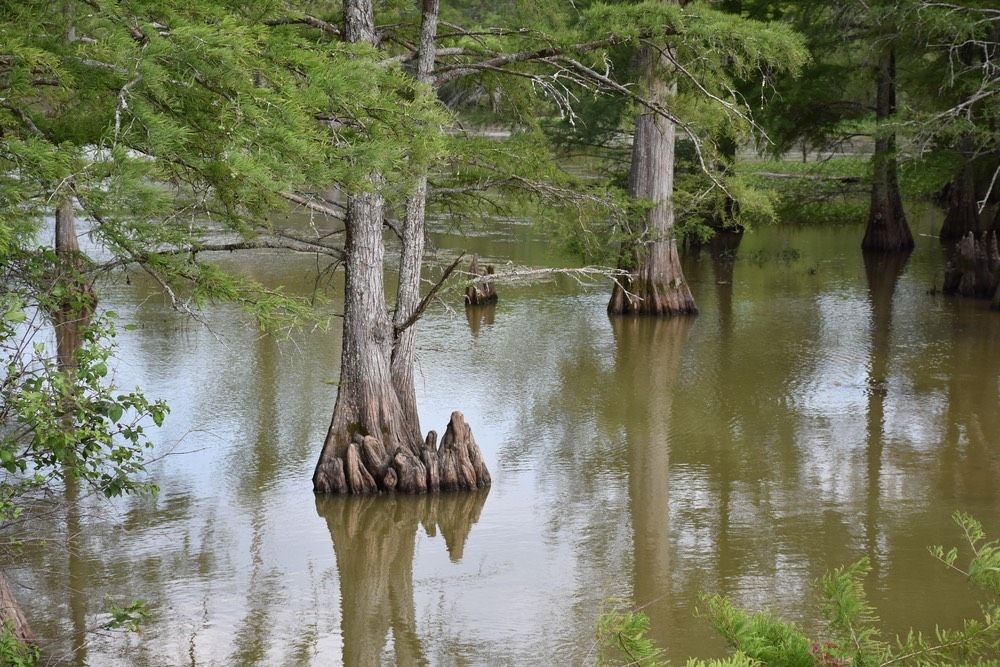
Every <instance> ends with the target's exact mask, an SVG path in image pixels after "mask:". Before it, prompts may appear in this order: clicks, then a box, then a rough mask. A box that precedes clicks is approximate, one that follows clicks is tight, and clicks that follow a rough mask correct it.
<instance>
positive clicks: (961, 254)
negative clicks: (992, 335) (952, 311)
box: [943, 232, 1000, 308]
mask: <svg viewBox="0 0 1000 667" xmlns="http://www.w3.org/2000/svg"><path fill="white" fill-rule="evenodd" d="M998 284H1000V252H998V249H997V235H996V232H990V233H989V234H986V235H984V236H982V237H980V238H978V239H977V238H976V237H975V236H974V235H973V234H972V232H969V233H968V234H966V235H965V236H963V237H962V240H961V241H959V242H958V243H956V244H955V249H954V251H953V252H952V256H951V259H950V260H949V261H948V266H947V267H946V268H945V274H944V286H943V291H944V292H945V294H958V295H960V296H968V297H976V298H987V299H993V306H994V308H997V307H998V306H1000V303H998V292H997V286H998Z"/></svg>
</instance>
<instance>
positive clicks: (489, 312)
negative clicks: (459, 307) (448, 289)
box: [465, 303, 497, 337]
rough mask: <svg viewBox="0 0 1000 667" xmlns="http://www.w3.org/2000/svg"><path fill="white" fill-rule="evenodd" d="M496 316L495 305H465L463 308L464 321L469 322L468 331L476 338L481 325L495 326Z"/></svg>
mask: <svg viewBox="0 0 1000 667" xmlns="http://www.w3.org/2000/svg"><path fill="white" fill-rule="evenodd" d="M496 315H497V305H496V303H487V304H483V305H481V306H472V305H468V304H466V306H465V319H466V320H468V322H469V329H470V330H471V331H472V335H473V336H476V337H478V336H479V332H480V330H481V329H482V328H483V325H486V326H493V325H494V324H496Z"/></svg>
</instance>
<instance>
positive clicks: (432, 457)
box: [313, 0, 490, 494]
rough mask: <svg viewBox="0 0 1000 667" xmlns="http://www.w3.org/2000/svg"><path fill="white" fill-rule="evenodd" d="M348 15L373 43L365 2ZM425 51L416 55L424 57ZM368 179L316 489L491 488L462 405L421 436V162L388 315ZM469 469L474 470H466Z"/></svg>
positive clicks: (352, 27)
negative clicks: (417, 342)
mask: <svg viewBox="0 0 1000 667" xmlns="http://www.w3.org/2000/svg"><path fill="white" fill-rule="evenodd" d="M427 5H430V6H431V9H432V10H433V12H432V13H433V17H432V20H431V21H427V20H425V25H424V30H426V31H429V32H430V34H431V41H433V32H434V31H435V30H436V25H437V13H436V12H437V2H436V1H428V2H425V9H427ZM344 16H345V29H344V34H345V37H346V38H347V40H348V41H352V42H358V41H367V42H369V43H371V44H375V42H376V40H377V38H378V35H377V32H376V30H375V23H374V13H373V11H372V4H371V0H345V3H344ZM425 55H426V54H424V53H422V54H421V61H424V60H425ZM433 56H434V54H433V51H431V52H430V55H429V56H428V57H429V61H428V62H422V63H421V64H420V65H418V67H422V68H425V74H424V76H425V77H429V75H430V74H429V73H430V67H431V66H432V63H433ZM428 63H430V64H428ZM370 183H371V186H372V191H371V192H364V193H361V194H353V195H351V196H349V197H348V202H347V218H346V223H345V224H346V233H347V238H346V247H345V254H346V261H345V266H344V271H345V274H346V284H345V296H344V328H343V332H344V333H343V350H342V352H341V369H340V385H339V388H338V391H337V402H336V404H335V405H334V409H333V418H332V419H331V421H330V428H329V429H328V431H327V436H326V440H325V442H324V444H323V450H322V452H321V453H320V458H319V461H318V462H317V464H316V469H315V471H314V473H313V490H314V491H316V492H317V493H353V494H366V493H378V492H383V491H399V492H403V493H424V492H427V491H436V490H438V489H439V488H441V489H452V488H454V489H462V490H467V489H475V488H478V487H482V486H488V485H489V483H490V476H489V473H488V472H487V471H486V467H485V465H483V464H482V456H481V454H480V452H479V447H478V445H476V442H475V439H474V438H473V437H472V432H471V430H470V429H469V428H468V426H467V425H466V424H465V421H464V419H463V417H462V414H461V413H460V412H454V413H452V416H451V422H450V423H449V425H448V429H447V431H446V433H445V437H444V439H443V442H442V446H441V449H440V450H438V449H437V447H436V445H437V434H436V433H435V432H433V431H431V432H430V433H429V434H428V435H427V438H426V439H423V440H422V439H421V437H420V426H419V422H418V421H417V412H416V396H415V391H414V387H413V338H412V327H408V328H405V329H404V328H403V327H402V324H403V323H405V322H406V321H408V320H409V319H410V317H411V316H412V314H413V313H414V311H415V310H416V308H417V305H418V303H419V294H420V291H419V289H420V269H421V261H422V258H423V238H424V200H425V198H426V183H427V180H426V166H424V167H423V172H422V175H421V177H420V178H418V179H417V184H416V187H415V190H414V191H413V192H412V193H411V195H410V197H409V201H408V206H407V214H406V221H405V225H404V227H405V229H404V239H403V253H402V258H401V265H400V285H399V292H400V293H399V300H398V303H397V307H396V313H395V317H394V318H393V319H390V316H389V311H388V308H387V307H386V303H385V285H384V279H383V263H384V260H385V244H384V241H383V238H382V227H383V218H384V216H385V201H384V199H383V196H382V194H381V190H382V186H383V178H382V176H381V175H380V174H372V175H371V176H370ZM394 320H395V323H394ZM450 434H452V435H450ZM463 457H464V458H463ZM449 466H451V467H449ZM452 469H455V470H457V471H458V472H457V474H458V477H457V482H455V483H452V476H446V473H449V472H450V471H451V470H452ZM469 469H471V470H472V474H471V477H470V476H469V475H467V474H464V473H466V472H467V471H468V470H469Z"/></svg>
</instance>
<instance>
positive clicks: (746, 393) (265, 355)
mask: <svg viewBox="0 0 1000 667" xmlns="http://www.w3.org/2000/svg"><path fill="white" fill-rule="evenodd" d="M932 222H933V221H932ZM930 224H931V223H928V225H930ZM523 229H526V226H519V227H516V228H515V231H519V230H520V231H523ZM859 231H860V230H858V229H852V228H841V229H829V228H822V227H808V228H790V227H781V226H778V227H769V228H766V229H764V228H762V229H759V230H755V231H754V232H753V233H748V234H747V235H746V236H745V237H744V238H743V240H742V242H741V247H740V251H739V254H740V256H741V257H742V256H743V255H745V256H746V257H747V258H760V257H765V258H766V257H767V256H768V255H767V252H770V256H772V257H773V256H774V253H773V251H774V249H776V248H789V249H794V250H795V251H796V256H797V257H799V259H789V260H788V261H784V260H782V261H767V260H766V259H765V260H761V261H757V260H756V259H755V260H754V261H743V260H741V259H737V260H736V262H735V264H733V263H732V261H730V260H729V257H728V256H727V255H725V254H721V255H715V254H713V255H711V256H709V254H707V252H706V250H703V251H702V259H701V260H700V261H697V262H695V263H694V264H695V265H696V266H694V267H691V266H689V265H685V272H686V275H688V276H689V278H690V279H691V282H692V289H694V290H695V292H696V294H695V296H696V298H697V299H698V301H699V304H700V305H701V306H702V315H701V316H699V317H698V318H697V319H695V320H693V321H690V322H686V321H681V320H678V321H665V322H655V321H652V320H638V321H630V320H617V319H616V320H613V321H612V320H609V319H608V318H607V316H606V314H605V306H606V295H605V293H604V290H603V289H599V290H598V289H588V288H586V287H581V286H579V285H578V284H577V283H575V282H574V281H572V280H565V281H553V282H551V283H545V284H539V285H532V286H523V287H522V286H517V287H512V288H511V289H510V291H509V293H508V292H505V294H504V301H503V302H502V304H501V305H502V307H503V309H504V311H503V315H502V316H501V317H497V318H495V321H493V323H492V324H490V323H489V322H490V321H491V318H492V316H490V317H487V314H488V312H489V311H484V310H482V309H481V310H479V311H471V312H469V315H470V316H474V317H472V321H471V322H467V321H464V320H462V319H461V318H458V319H457V320H456V319H455V318H454V317H453V315H452V314H451V313H450V312H449V313H445V312H443V311H442V310H440V309H437V308H436V307H434V308H432V309H431V310H430V311H429V312H428V313H427V320H426V322H425V324H424V327H423V329H422V330H424V331H426V332H427V336H428V338H427V341H431V340H432V341H433V343H434V344H433V345H428V346H427V347H426V348H425V349H424V350H423V351H422V359H421V367H422V368H423V370H424V372H425V373H426V380H425V382H423V383H421V386H420V389H419V391H420V392H421V395H420V405H421V409H422V410H427V414H426V415H421V416H422V417H424V418H425V419H426V420H427V421H430V422H441V423H443V421H444V420H445V419H447V415H448V413H449V412H450V410H451V409H452V408H453V407H454V405H455V401H456V396H458V394H456V392H460V393H461V395H462V396H461V397H460V398H459V399H458V400H460V402H461V403H462V407H463V408H465V409H466V410H467V411H466V416H467V417H468V419H469V421H470V422H471V423H473V424H474V425H475V428H476V433H477V438H478V437H479V436H480V434H482V438H481V440H480V443H481V445H482V447H483V452H484V455H485V456H486V457H487V458H488V460H489V461H490V463H491V468H492V469H495V470H497V471H498V472H497V476H496V479H495V481H494V486H493V489H492V492H491V494H490V501H489V507H488V509H487V510H485V511H482V498H478V499H474V500H475V503H476V504H475V505H474V506H472V507H466V506H465V503H467V502H471V501H470V500H469V499H468V497H465V496H448V497H442V498H438V499H436V500H435V499H433V498H419V499H394V498H372V499H362V498H358V499H337V498H334V499H327V502H326V503H320V514H319V515H318V516H317V514H316V512H315V509H314V508H315V505H314V504H312V503H311V502H310V497H311V489H310V488H309V484H308V480H309V475H310V473H311V472H312V468H313V465H314V463H315V458H314V456H315V447H316V443H318V442H320V441H321V440H322V434H323V433H324V432H325V429H326V427H327V426H328V425H329V409H330V406H331V405H332V404H333V399H334V394H335V391H336V388H335V386H333V385H332V384H330V383H329V382H330V381H331V380H334V379H335V378H336V371H337V363H338V359H339V358H340V354H339V353H340V350H339V340H338V338H337V336H336V335H335V334H334V335H330V334H328V333H324V332H320V331H317V332H315V333H313V334H310V335H304V336H302V337H301V338H300V339H297V340H296V341H295V342H294V344H291V345H289V344H285V343H275V342H274V341H273V340H271V339H268V338H266V337H265V338H260V337H259V336H258V335H257V333H256V332H255V331H251V330H248V329H244V328H241V327H240V326H239V325H238V320H237V316H236V314H235V309H233V311H230V310H229V309H227V308H224V307H220V308H213V309H212V311H211V315H212V317H213V318H217V319H216V320H215V321H213V325H214V328H215V329H216V330H218V331H225V332H227V336H230V338H229V340H228V345H229V346H228V347H226V346H222V345H220V344H218V343H217V342H216V341H215V339H214V338H213V336H212V334H211V333H209V332H207V331H206V330H204V329H203V328H201V327H199V326H197V325H194V324H192V323H190V322H185V321H182V320H179V319H177V318H175V316H174V315H172V314H171V313H170V309H169V304H166V303H161V301H160V300H159V298H158V297H157V298H149V296H150V294H151V293H152V290H153V289H154V287H155V286H152V285H149V286H146V287H143V286H142V283H141V279H140V278H136V279H135V280H133V281H132V284H131V285H123V284H122V285H115V286H112V287H114V288H115V290H117V291H112V293H110V294H108V295H106V296H105V294H103V293H102V297H103V303H104V304H105V305H107V307H109V308H114V309H115V310H116V311H118V312H119V313H122V317H123V320H124V321H130V322H135V323H137V324H138V325H139V328H138V329H135V330H123V331H122V332H121V334H120V339H119V340H120V342H121V343H122V346H121V348H120V350H119V354H118V359H117V362H118V363H117V368H116V370H115V373H116V382H117V384H118V385H119V386H121V387H123V388H125V387H133V386H136V385H139V386H143V387H145V388H147V393H148V394H149V395H150V396H151V397H156V398H164V399H166V400H167V402H168V403H169V404H170V405H171V408H172V410H171V414H170V418H169V419H168V420H167V422H166V423H165V425H164V428H163V429H162V430H155V431H151V434H152V435H154V437H155V439H156V442H157V450H156V451H155V453H154V456H155V457H157V458H159V457H161V456H163V455H165V454H170V452H172V451H174V448H176V449H177V452H176V454H177V455H168V456H163V458H162V459H160V460H159V461H158V462H157V463H155V464H154V465H153V468H152V471H153V473H154V475H155V477H154V481H156V482H157V483H159V485H160V487H161V489H162V491H161V493H160V495H159V496H157V497H155V498H150V497H141V498H140V497H134V498H126V499H121V500H119V501H115V502H114V503H112V504H108V503H98V502H97V499H94V498H86V497H85V498H81V499H80V502H79V515H78V519H75V518H74V517H73V515H72V513H71V512H70V513H68V511H67V510H66V509H64V507H63V506H62V505H61V506H60V509H59V512H57V513H54V514H53V516H51V517H50V518H49V519H48V521H47V522H46V523H45V524H44V525H33V526H31V528H30V530H31V531H32V534H34V535H46V536H49V537H52V536H55V537H52V539H50V540H49V541H47V542H46V543H45V544H41V545H37V544H32V545H29V546H28V547H26V549H25V552H24V553H25V557H24V559H23V561H22V562H21V563H19V564H18V565H17V566H15V567H13V568H11V569H12V572H11V575H12V576H11V578H12V580H16V581H18V582H19V583H20V582H23V583H24V584H25V585H26V587H27V588H26V589H25V590H30V593H27V594H24V595H23V596H22V600H21V602H22V604H23V605H24V607H25V612H26V614H27V615H28V618H29V620H31V621H32V623H33V626H34V627H33V629H34V630H35V631H36V633H37V634H38V635H39V636H41V637H43V638H44V639H45V641H46V657H47V659H48V658H49V657H51V658H52V659H53V661H54V662H56V661H63V662H66V663H69V664H73V663H76V664H80V663H81V662H82V661H83V660H84V659H85V660H86V662H87V664H89V665H92V666H94V667H97V666H100V667H106V666H108V667H118V666H121V667H172V666H174V665H178V664H196V665H227V664H240V663H244V664H253V663H257V664H275V665H289V666H290V665H308V664H315V665H325V664H340V663H342V662H347V663H348V664H366V663H367V664H371V663H373V662H374V663H378V662H380V661H385V662H390V661H393V660H395V661H398V662H401V663H403V662H410V663H416V664H420V663H421V662H428V663H435V664H536V663H539V662H543V661H545V660H544V658H546V657H549V656H554V658H553V659H552V660H551V662H558V663H560V664H588V663H589V662H592V661H593V659H594V654H593V652H592V651H591V647H592V644H593V632H594V626H595V623H596V620H597V617H598V615H599V613H600V609H601V602H602V601H603V600H604V599H605V598H607V597H612V596H617V595H624V596H626V597H631V598H632V599H631V600H630V602H633V603H634V605H635V606H642V605H646V607H645V610H646V611H647V612H649V613H650V617H651V623H652V634H653V636H654V638H655V639H656V640H657V641H658V642H660V643H661V644H662V645H663V646H664V647H665V648H666V649H667V656H666V657H669V658H670V659H671V660H673V661H674V663H675V664H684V661H685V659H686V658H687V657H688V656H689V655H695V654H697V655H701V656H704V657H710V655H711V654H712V653H721V652H722V651H723V650H724V646H723V645H722V643H721V641H720V640H719V639H718V638H717V637H716V636H715V634H714V632H713V631H712V629H711V627H709V625H708V623H707V622H705V620H704V619H697V618H694V617H693V616H692V610H693V609H694V607H695V606H696V605H697V601H698V595H699V594H700V593H702V592H709V593H716V592H718V593H722V594H724V595H727V596H729V597H730V598H732V599H733V600H734V602H736V603H738V604H740V605H742V606H745V607H748V608H753V609H761V608H770V609H772V610H774V611H775V612H777V613H780V614H781V615H783V616H785V617H788V618H791V619H794V620H795V621H797V622H800V623H802V624H803V625H805V626H807V627H809V628H810V629H814V628H815V627H816V624H817V622H818V615H819V613H818V610H817V607H816V604H815V596H814V594H813V593H814V582H815V581H816V579H817V578H818V577H820V576H821V575H822V574H823V573H824V572H826V571H828V570H830V569H831V568H834V567H837V566H839V565H842V564H844V563H849V562H852V561H855V560H857V559H858V558H860V557H862V556H865V555H871V556H873V563H874V564H875V565H876V566H877V568H878V577H877V578H873V579H872V581H871V582H870V583H871V587H870V591H871V596H872V600H873V602H874V603H875V604H876V605H877V607H878V610H879V612H880V614H881V615H882V617H883V618H884V619H885V620H886V624H887V625H886V631H887V633H891V632H893V631H896V630H901V629H905V628H906V627H909V626H910V625H916V626H917V627H918V628H919V629H922V630H924V631H933V628H934V623H935V622H941V623H943V624H948V625H951V624H953V623H954V621H955V620H956V619H959V618H961V617H962V615H963V614H966V613H970V614H971V613H976V604H975V600H972V599H971V596H969V595H968V594H967V593H968V590H967V588H966V587H965V586H964V585H963V583H962V582H961V581H957V580H956V579H955V578H954V577H952V576H951V575H949V574H948V573H946V572H942V570H941V568H940V566H939V565H938V564H936V563H935V562H933V560H932V559H930V558H929V557H928V555H927V552H926V547H927V545H929V544H941V543H944V544H951V543H954V542H955V541H956V533H955V529H954V527H953V526H952V525H951V523H950V519H949V515H950V514H951V513H952V512H954V511H956V510H964V511H968V512H971V513H973V514H975V515H977V516H979V517H981V518H982V519H984V521H985V522H986V524H987V529H988V531H989V532H990V533H991V534H1000V525H998V523H997V517H1000V486H998V485H997V484H996V480H997V479H998V478H1000V440H998V436H997V434H998V433H1000V410H997V405H1000V382H998V381H997V378H998V377H1000V371H998V367H997V364H998V360H1000V357H998V355H997V354H996V349H997V348H998V346H1000V317H998V316H997V315H996V314H995V313H991V312H989V311H988V310H986V309H985V308H984V307H981V304H977V303H975V302H966V301H962V302H953V301H947V300H942V299H934V298H928V297H927V295H926V294H925V292H926V289H927V287H928V286H929V285H930V284H931V283H932V282H933V280H934V278H935V277H937V276H939V275H940V270H941V257H940V256H939V252H940V250H939V248H938V246H937V243H936V242H932V243H928V245H927V246H926V247H918V248H917V250H916V251H915V252H914V254H913V255H912V256H911V257H910V259H909V260H908V262H907V263H906V266H905V271H904V270H903V267H901V266H896V267H895V268H893V267H891V266H890V267H887V266H884V265H880V264H878V262H883V263H884V262H885V261H888V259H879V258H875V263H870V264H868V265H866V264H865V263H863V262H862V257H861V256H860V255H859V253H858V251H857V247H856V245H857V237H858V233H859ZM921 238H922V237H921ZM480 241H481V242H482V243H487V242H488V243H489V244H491V248H490V250H489V254H492V255H495V256H510V257H511V258H512V259H513V260H514V261H515V262H518V261H520V262H524V263H531V264H538V263H540V262H541V261H546V257H542V256H541V255H542V254H543V253H542V250H543V249H545V248H546V246H544V245H543V244H540V243H538V242H537V241H534V240H532V241H531V242H530V243H529V242H524V243H509V242H508V241H506V240H504V239H499V240H498V239H495V238H490V239H485V240H482V239H481V240H480ZM932 241H933V239H932ZM477 242H479V241H477ZM456 243H458V241H456ZM708 250H710V249H708ZM479 251H480V252H483V253H484V254H485V251H483V250H479ZM505 253H507V254H506V255H505ZM531 253H535V254H534V255H532V254H531ZM789 256H791V253H789ZM689 259H690V258H689ZM536 260H539V261H536ZM224 261H227V262H236V261H237V260H236V258H228V257H227V258H225V259H224ZM242 261H243V262H245V263H246V264H250V265H252V266H250V267H248V268H249V269H252V270H253V271H254V272H255V274H256V275H257V277H259V278H260V279H261V280H262V281H264V282H265V283H266V284H269V285H289V286H297V288H296V289H298V290H299V291H306V290H307V289H311V276H312V274H311V273H310V267H311V266H312V264H311V260H310V261H305V262H296V261H293V260H289V259H287V258H272V257H271V256H270V255H268V254H266V253H259V254H255V255H254V256H253V260H252V261H250V262H247V260H246V257H245V256H244V257H243V259H242ZM689 268H690V269H691V270H690V272H689V271H688V269H689ZM900 272H902V274H901V275H900ZM303 276H306V277H308V280H305V282H309V285H304V284H302V283H303V281H304V278H303ZM893 285H894V287H893ZM455 305H457V303H456V304H455ZM334 306H336V304H335V305H334ZM470 329H471V330H472V331H473V332H478V333H475V334H474V335H475V336H476V338H475V344H474V345H469V344H468V343H469V339H470V337H471V335H472V334H470ZM525 332H530V334H531V335H530V336H526V333H525ZM421 335H422V334H421ZM479 398H482V400H477V399H479ZM182 452H183V453H182ZM60 500H62V499H61V498H60ZM109 508H110V509H111V510H112V511H110V512H109V511H108V509H109ZM481 511H482V515H481V518H478V523H477V524H476V528H475V535H474V536H473V537H472V539H471V540H469V541H467V540H466V538H465V535H466V534H467V533H468V532H469V530H470V529H471V527H472V525H473V523H475V522H476V521H477V517H478V516H479V514H480V512H481ZM421 524H424V528H421V527H420V526H421ZM423 530H426V531H427V532H428V533H433V534H434V535H435V537H434V538H427V537H425V535H424V534H423V532H418V531H423ZM438 533H441V534H442V535H443V538H444V539H443V540H442V539H438V537H436V535H437V534H438ZM26 537H31V535H27V536H26ZM331 540H332V541H333V549H332V550H331ZM67 545H69V546H70V553H69V554H67V549H66V547H67ZM446 546H447V552H446V550H445V547H446ZM463 547H464V554H463ZM331 551H332V552H333V553H331ZM334 554H335V556H336V563H335V562H334V558H333V556H334ZM449 559H451V560H449ZM458 559H461V561H460V562H451V561H452V560H454V561H458ZM71 573H72V575H71ZM105 594H110V595H112V596H114V597H116V598H117V599H119V600H127V599H131V598H134V597H142V598H145V599H147V600H149V601H150V605H151V607H152V609H153V614H154V615H153V618H152V619H151V621H150V624H149V626H148V627H147V628H146V629H145V630H144V632H143V634H142V636H141V638H132V639H130V640H125V639H123V638H116V639H114V640H101V639H95V638H94V637H93V636H91V643H90V644H89V645H87V646H86V647H85V656H84V653H83V652H82V651H81V652H79V653H78V654H77V656H76V657H75V658H74V649H76V648H77V646H79V645H80V642H79V641H78V640H77V637H76V636H78V634H79V633H78V630H79V629H82V628H83V627H85V624H87V625H89V626H90V627H93V626H94V625H95V624H97V623H99V621H100V619H101V616H100V612H101V609H102V607H103V603H102V600H103V599H104V596H105ZM338 600H340V602H339V603H338ZM341 610H343V613H341ZM126 644H127V646H126ZM49 647H51V650H50V648H49ZM540 656H541V657H540Z"/></svg>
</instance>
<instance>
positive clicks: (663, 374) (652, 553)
mask: <svg viewBox="0 0 1000 667" xmlns="http://www.w3.org/2000/svg"><path fill="white" fill-rule="evenodd" d="M611 325H612V329H613V331H614V337H615V347H616V355H615V371H614V372H615V376H616V381H615V382H614V385H617V386H618V387H619V388H620V389H621V390H623V391H622V393H620V394H619V395H618V396H617V397H616V398H614V399H612V400H611V401H609V403H608V408H609V411H613V414H614V416H615V417H616V418H617V419H619V420H620V424H621V425H622V427H623V428H624V430H625V437H626V457H627V459H628V493H629V510H630V513H631V516H632V531H633V549H634V552H633V558H634V566H633V593H632V595H633V602H634V604H635V605H636V606H637V607H640V608H643V609H645V610H646V611H647V613H648V614H649V615H650V617H651V618H652V619H654V626H653V629H652V635H653V636H654V637H655V638H657V639H659V640H660V644H661V645H665V644H666V640H667V639H668V638H667V637H665V636H664V635H665V634H666V629H667V628H668V627H670V626H672V625H673V623H672V620H673V616H674V615H675V614H674V613H673V611H674V610H676V605H675V603H674V601H673V600H672V599H671V598H672V595H671V593H672V591H671V582H672V580H673V576H674V575H673V573H672V563H671V557H670V554H671V539H672V535H671V530H672V521H671V512H670V472H671V471H670V417H671V413H672V410H673V407H672V404H673V395H674V394H673V385H674V381H675V380H676V378H677V373H678V370H679V368H680V364H681V355H682V354H683V351H684V344H685V342H686V341H687V339H688V336H689V334H690V332H691V328H692V326H693V320H692V319H691V318H687V317H677V318H670V319H663V318H613V319H612V323H611ZM608 416H611V415H610V414H609V415H608Z"/></svg>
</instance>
